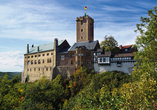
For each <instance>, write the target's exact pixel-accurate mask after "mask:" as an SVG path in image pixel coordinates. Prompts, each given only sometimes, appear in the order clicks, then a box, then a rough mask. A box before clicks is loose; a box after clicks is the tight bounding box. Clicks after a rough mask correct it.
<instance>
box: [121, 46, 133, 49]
mask: <svg viewBox="0 0 157 110" xmlns="http://www.w3.org/2000/svg"><path fill="white" fill-rule="evenodd" d="M131 46H132V45H125V46H122V49H127V48H129V47H131ZM119 48H120V46H119Z"/></svg>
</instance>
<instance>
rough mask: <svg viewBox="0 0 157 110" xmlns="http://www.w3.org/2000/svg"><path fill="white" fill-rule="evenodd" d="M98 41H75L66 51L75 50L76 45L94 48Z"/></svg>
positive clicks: (89, 48)
mask: <svg viewBox="0 0 157 110" xmlns="http://www.w3.org/2000/svg"><path fill="white" fill-rule="evenodd" d="M97 43H98V41H90V42H76V43H74V45H73V46H71V48H69V50H68V51H75V50H76V47H80V46H85V47H86V49H87V50H94V49H95V47H96V45H97Z"/></svg>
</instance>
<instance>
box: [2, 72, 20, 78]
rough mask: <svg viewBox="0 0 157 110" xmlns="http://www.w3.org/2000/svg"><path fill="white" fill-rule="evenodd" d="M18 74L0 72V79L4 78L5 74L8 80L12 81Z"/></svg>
mask: <svg viewBox="0 0 157 110" xmlns="http://www.w3.org/2000/svg"><path fill="white" fill-rule="evenodd" d="M19 73H20V72H0V79H1V78H3V77H4V76H5V74H7V75H8V79H12V78H13V77H14V76H16V75H18V74H19Z"/></svg>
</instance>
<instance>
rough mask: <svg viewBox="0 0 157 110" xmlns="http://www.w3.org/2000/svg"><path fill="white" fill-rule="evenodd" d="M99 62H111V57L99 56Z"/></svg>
mask: <svg viewBox="0 0 157 110" xmlns="http://www.w3.org/2000/svg"><path fill="white" fill-rule="evenodd" d="M98 63H109V57H102V58H98Z"/></svg>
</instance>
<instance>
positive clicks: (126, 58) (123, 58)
mask: <svg viewBox="0 0 157 110" xmlns="http://www.w3.org/2000/svg"><path fill="white" fill-rule="evenodd" d="M131 59H133V58H132V57H122V58H111V60H131Z"/></svg>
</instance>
